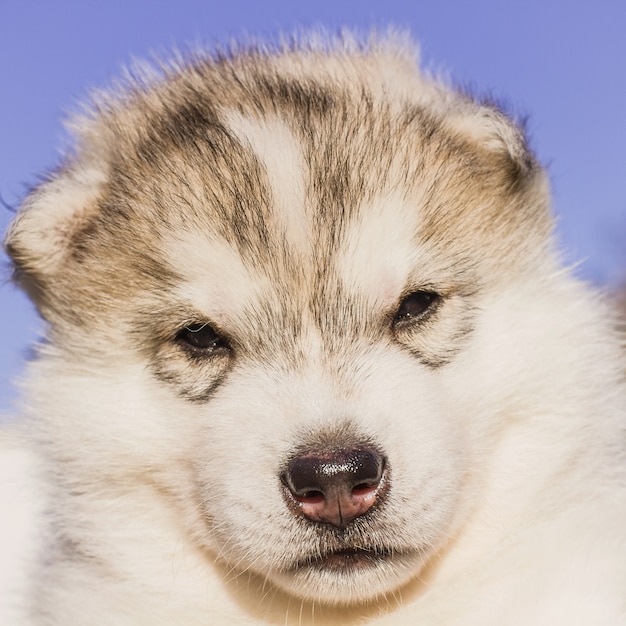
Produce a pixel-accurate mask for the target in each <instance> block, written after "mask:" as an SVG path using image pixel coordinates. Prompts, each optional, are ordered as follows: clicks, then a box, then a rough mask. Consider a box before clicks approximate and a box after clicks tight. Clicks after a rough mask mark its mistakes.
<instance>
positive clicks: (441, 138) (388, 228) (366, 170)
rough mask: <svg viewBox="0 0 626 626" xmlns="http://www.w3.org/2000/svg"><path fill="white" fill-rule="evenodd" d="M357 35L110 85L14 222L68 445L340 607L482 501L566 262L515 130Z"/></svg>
mask: <svg viewBox="0 0 626 626" xmlns="http://www.w3.org/2000/svg"><path fill="white" fill-rule="evenodd" d="M349 48H350V47H349V46H347V47H346V48H341V46H337V47H336V49H333V50H332V51H329V50H328V49H316V48H315V47H311V48H307V47H303V48H302V49H299V50H295V51H294V50H280V51H277V52H276V53H274V54H266V53H263V52H259V51H254V50H251V51H242V52H240V53H238V54H236V55H234V56H232V57H228V58H217V59H208V58H195V59H191V60H190V61H189V62H188V63H185V64H183V65H181V66H178V67H168V68H165V69H164V70H163V74H162V75H161V76H160V77H158V78H150V79H148V78H146V79H143V80H138V81H137V82H135V83H134V84H133V85H129V86H128V87H127V88H126V89H124V90H123V91H122V93H117V94H114V95H110V96H107V97H101V98H100V100H99V101H98V103H97V105H96V106H95V107H94V112H93V114H91V115H89V116H86V117H83V118H80V119H79V120H77V121H76V122H75V126H76V136H77V140H76V147H75V152H74V153H73V154H72V155H69V156H68V159H67V161H66V163H65V164H64V165H63V167H61V168H60V169H59V170H58V171H57V172H55V173H53V174H52V175H51V176H50V178H49V180H48V181H47V182H45V183H44V184H42V185H41V186H40V187H39V188H38V189H36V190H35V191H34V192H33V193H32V194H31V195H30V196H29V197H28V198H27V200H26V201H25V204H24V207H23V209H22V211H21V212H20V214H19V216H18V217H17V219H16V221H15V222H14V224H13V226H12V228H11V229H10V231H9V234H8V238H7V242H6V246H7V250H8V252H9V253H10V255H11V256H12V257H13V259H14V263H15V268H16V274H17V277H18V279H19V280H20V281H21V282H22V284H24V286H25V288H26V289H27V290H28V291H29V293H30V294H31V295H32V297H33V299H34V301H35V302H36V304H37V305H38V307H39V309H40V311H41V313H42V315H43V317H44V318H45V319H46V320H47V321H48V322H49V328H50V334H49V346H48V347H46V348H45V351H46V352H47V363H51V364H52V365H49V367H50V368H51V369H52V370H54V374H53V376H52V380H53V381H54V382H53V383H50V385H49V389H48V391H47V393H48V394H49V395H50V394H52V395H56V396H62V397H63V398H64V403H65V406H66V409H65V410H64V411H63V412H62V416H61V415H60V414H54V413H51V414H50V416H49V417H47V418H46V419H48V421H49V422H50V425H49V429H50V431H51V432H52V431H54V432H57V431H64V435H63V440H64V443H63V444H59V445H62V446H65V448H63V449H64V450H65V453H64V454H63V455H61V454H60V456H64V458H65V461H66V462H67V463H76V464H80V465H81V467H82V470H81V475H82V476H88V477H90V478H89V480H92V481H95V482H97V481H106V480H107V479H109V478H111V477H113V478H114V479H115V481H117V484H123V483H124V482H126V483H127V484H128V485H129V488H131V486H132V483H133V481H135V480H142V481H149V482H150V484H153V485H155V486H157V487H158V490H159V492H160V493H161V494H162V496H163V506H164V507H169V508H170V509H171V510H173V511H176V515H177V516H180V518H181V520H182V523H181V527H182V528H183V529H184V530H183V531H182V532H185V533H186V534H188V535H189V536H192V537H193V541H194V542H195V544H196V545H197V546H198V547H199V548H201V549H203V550H206V551H207V554H212V555H213V557H214V558H219V559H222V560H224V561H225V562H226V563H227V565H228V566H229V567H232V568H234V569H235V570H253V571H255V572H258V573H259V574H261V575H262V576H264V577H266V578H268V579H269V580H270V581H272V582H273V583H275V584H277V585H279V586H280V587H282V588H284V589H286V590H288V591H290V592H292V593H294V594H297V595H299V596H304V597H306V598H309V599H314V600H321V601H330V602H335V603H349V602H354V601H360V600H364V599H367V598H370V597H372V596H376V595H380V594H384V593H385V592H388V591H391V590H393V589H395V588H396V587H398V586H399V585H401V584H402V583H404V582H406V581H407V580H408V579H409V578H411V577H413V576H415V575H416V573H417V572H419V571H420V569H421V568H423V567H424V565H425V563H427V562H428V561H429V559H431V558H432V557H433V555H435V554H437V553H438V552H440V551H442V550H444V549H445V546H446V544H447V542H448V541H449V539H450V538H451V537H453V536H454V534H455V532H457V530H458V529H459V528H460V527H461V526H462V525H463V522H464V520H465V519H466V518H467V516H468V515H470V512H471V510H472V507H473V506H474V505H475V501H476V499H477V498H479V497H480V482H481V480H482V474H481V472H482V471H483V470H482V469H480V470H479V469H478V468H479V467H480V468H484V467H485V466H488V465H489V463H488V461H487V462H485V458H487V459H488V458H489V457H488V455H489V450H490V445H491V444H490V442H491V441H492V439H493V438H494V437H495V435H494V433H495V432H496V431H498V429H499V428H501V426H502V423H503V421H506V420H511V419H514V417H515V414H516V411H519V410H520V409H519V398H520V397H522V396H523V395H527V394H528V393H529V390H530V392H531V393H532V390H533V389H534V387H533V385H536V384H539V383H538V382H537V381H536V379H535V378H536V370H535V371H534V374H533V366H534V365H533V364H535V363H537V362H539V361H540V355H539V354H538V353H539V352H540V351H541V350H540V349H537V346H538V345H539V342H538V341H535V340H534V339H533V338H532V337H531V333H532V332H534V331H530V330H529V328H530V326H529V324H528V320H527V316H528V315H531V316H532V315H533V313H532V311H535V312H537V311H540V306H539V303H538V301H539V300H540V296H539V295H538V294H540V293H541V291H542V289H541V284H542V281H547V280H548V278H547V276H548V274H549V273H550V272H551V271H552V269H553V262H552V260H551V258H552V257H551V256H550V255H551V252H550V235H549V234H550V229H551V222H550V217H549V213H548V210H547V205H548V200H547V192H546V185H545V179H544V176H543V173H542V171H541V169H540V168H539V167H538V165H537V164H536V162H535V160H534V158H533V157H532V155H531V154H530V152H529V151H528V148H527V146H526V143H525V141H524V138H523V134H522V132H521V131H520V130H519V128H518V127H517V126H516V125H515V124H513V123H512V122H511V121H509V120H508V119H507V118H506V117H505V116H504V115H503V114H502V113H501V112H500V111H499V110H498V109H497V108H495V107H494V106H491V105H489V104H481V103H478V102H476V101H474V100H473V99H471V98H470V97H468V96H466V95H464V94H460V93H455V92H453V91H451V90H450V89H448V88H447V87H446V86H444V85H442V84H440V83H438V82H436V81H434V80H432V79H430V78H427V77H424V76H422V75H420V74H419V72H418V71H417V69H416V68H415V67H414V62H413V59H412V53H411V52H410V51H409V52H406V51H403V50H400V49H398V48H396V47H394V46H393V45H392V44H389V43H377V44H372V46H371V48H368V49H367V50H365V49H349ZM546 268H547V269H546ZM522 303H524V306H525V307H526V309H525V311H529V310H530V311H531V313H527V312H525V313H524V314H522V313H520V309H521V305H522ZM538 314H540V313H538ZM520 363H521V364H520ZM513 372H514V374H513ZM513 377H514V378H515V381H516V383H515V385H513V384H511V383H510V382H509V381H510V380H512V378H513ZM518 387H519V389H518ZM44 395H45V394H44ZM55 404H58V401H57V402H56V403H55ZM67 407H71V408H67ZM73 421H74V422H76V423H80V427H79V428H78V429H76V428H73V427H72V428H70V423H71V422H73ZM65 431H67V432H65ZM76 432H80V435H77V434H72V433H76ZM70 450H71V452H69V451H70ZM479 459H480V462H478V460H479ZM129 514H132V512H129Z"/></svg>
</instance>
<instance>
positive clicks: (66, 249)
mask: <svg viewBox="0 0 626 626" xmlns="http://www.w3.org/2000/svg"><path fill="white" fill-rule="evenodd" d="M105 180H106V175H105V173H104V172H103V171H102V170H101V169H97V168H96V167H84V166H83V167H82V168H80V169H79V168H78V167H77V166H76V165H75V164H70V165H69V166H66V167H64V168H61V169H59V170H58V171H56V172H55V173H53V174H51V175H50V176H49V178H48V180H47V181H45V182H43V183H42V184H41V185H39V186H38V187H37V188H35V189H34V190H33V191H31V192H30V193H29V194H28V196H27V197H26V198H25V200H24V201H23V203H22V206H21V207H20V210H19V212H18V215H17V217H16V218H15V219H14V221H13V223H12V224H11V226H10V227H9V230H8V232H7V235H6V238H5V241H4V247H5V250H6V252H7V254H8V255H9V257H10V258H11V259H12V261H13V267H14V278H15V280H16V282H18V283H19V284H20V286H21V287H23V288H24V289H25V290H26V291H27V293H28V294H29V295H30V297H31V298H32V299H33V300H34V302H35V304H36V305H37V306H38V308H39V309H40V311H41V312H42V314H44V317H45V316H46V315H45V313H44V309H45V308H46V307H45V304H44V303H45V300H46V299H47V298H46V296H45V292H46V291H47V290H48V286H49V284H50V283H54V282H55V280H56V279H57V278H58V277H59V276H60V275H61V274H62V273H63V270H64V267H65V266H66V263H67V261H68V259H69V258H70V257H71V255H72V252H73V250H74V249H75V246H76V242H77V241H78V239H79V238H80V236H81V234H82V233H85V232H86V231H87V230H88V229H89V225H90V223H91V222H92V220H93V219H94V217H95V216H96V214H97V211H98V198H99V197H100V193H101V189H102V187H103V185H104V183H105ZM42 305H43V306H42Z"/></svg>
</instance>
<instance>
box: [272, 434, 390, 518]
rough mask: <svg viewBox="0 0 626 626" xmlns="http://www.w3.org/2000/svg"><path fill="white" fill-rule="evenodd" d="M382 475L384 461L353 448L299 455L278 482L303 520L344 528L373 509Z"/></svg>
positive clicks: (367, 450)
mask: <svg viewBox="0 0 626 626" xmlns="http://www.w3.org/2000/svg"><path fill="white" fill-rule="evenodd" d="M384 475H385V458H384V457H383V456H382V455H381V454H380V453H379V452H378V451H377V450H374V449H373V448H370V447H365V446H356V447H351V448H346V449H340V450H332V451H329V452H321V453H320V452H310V453H304V454H300V455H298V456H297V457H295V458H293V459H292V460H291V461H290V462H289V465H288V466H287V470H286V471H285V473H284V474H283V476H282V480H283V483H284V484H285V486H286V487H287V489H288V490H289V494H290V495H291V497H292V499H293V500H294V501H295V502H296V503H297V505H298V506H299V508H300V511H301V513H302V514H303V515H304V516H305V517H307V518H308V519H310V520H312V521H315V522H325V523H328V524H333V525H334V526H338V527H339V528H345V527H346V526H347V525H348V524H349V523H350V522H351V521H352V520H353V519H355V518H357V517H359V516H361V515H363V514H364V513H366V512H367V511H369V510H370V509H371V508H372V506H374V504H375V503H376V501H377V499H378V495H379V490H380V487H381V485H382V483H383V482H384V481H383V477H384Z"/></svg>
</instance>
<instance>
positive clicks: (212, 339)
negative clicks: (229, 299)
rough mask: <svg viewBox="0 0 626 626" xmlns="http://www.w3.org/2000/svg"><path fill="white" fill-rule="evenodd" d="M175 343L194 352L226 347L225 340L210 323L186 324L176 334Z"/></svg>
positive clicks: (211, 350)
mask: <svg viewBox="0 0 626 626" xmlns="http://www.w3.org/2000/svg"><path fill="white" fill-rule="evenodd" d="M176 341H177V343H179V344H181V345H183V346H184V347H187V348H191V349H192V350H194V351H196V352H205V353H206V352H213V351H215V350H217V349H218V348H228V345H227V343H226V341H225V340H224V339H223V338H222V337H221V336H220V334H219V333H218V332H217V331H216V330H215V329H214V328H213V327H212V326H211V325H210V324H206V323H205V324H203V323H197V324H188V325H187V326H185V328H183V329H182V330H181V331H179V333H178V334H177V335H176Z"/></svg>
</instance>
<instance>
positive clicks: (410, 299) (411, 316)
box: [394, 291, 441, 327]
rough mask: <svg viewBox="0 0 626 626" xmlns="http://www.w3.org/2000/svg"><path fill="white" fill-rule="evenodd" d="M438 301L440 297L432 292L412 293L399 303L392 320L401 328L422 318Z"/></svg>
mask: <svg viewBox="0 0 626 626" xmlns="http://www.w3.org/2000/svg"><path fill="white" fill-rule="evenodd" d="M440 300H441V296H440V295H439V294H438V293H435V292H434V291H414V292H413V293H410V294H409V295H408V296H406V297H405V298H404V299H403V300H402V302H400V306H399V307H398V310H397V312H396V316H395V318H394V324H395V325H397V326H400V327H402V326H404V325H405V324H409V323H412V322H415V321H417V320H420V319H422V318H424V317H425V316H426V315H427V314H428V313H429V312H431V311H432V310H433V309H434V307H435V306H436V305H437V303H438V302H439V301H440Z"/></svg>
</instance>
